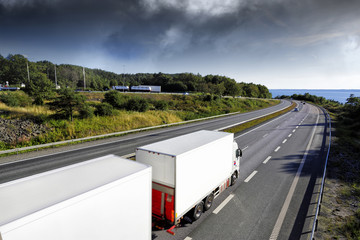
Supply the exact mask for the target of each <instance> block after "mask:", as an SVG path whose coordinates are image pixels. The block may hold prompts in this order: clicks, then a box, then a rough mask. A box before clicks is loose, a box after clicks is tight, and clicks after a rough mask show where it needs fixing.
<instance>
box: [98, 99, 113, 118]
mask: <svg viewBox="0 0 360 240" xmlns="http://www.w3.org/2000/svg"><path fill="white" fill-rule="evenodd" d="M113 111H114V108H113V106H112V105H110V104H109V103H106V102H104V103H102V104H99V105H97V106H96V110H95V114H96V115H98V116H111V115H113Z"/></svg>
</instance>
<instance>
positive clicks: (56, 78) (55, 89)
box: [55, 64, 57, 90]
mask: <svg viewBox="0 0 360 240" xmlns="http://www.w3.org/2000/svg"><path fill="white" fill-rule="evenodd" d="M56 89H57V77H56V64H55V90H56Z"/></svg>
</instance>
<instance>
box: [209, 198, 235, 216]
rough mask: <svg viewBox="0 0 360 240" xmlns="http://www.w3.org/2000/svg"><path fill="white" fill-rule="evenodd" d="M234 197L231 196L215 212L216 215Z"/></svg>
mask: <svg viewBox="0 0 360 240" xmlns="http://www.w3.org/2000/svg"><path fill="white" fill-rule="evenodd" d="M233 197H234V194H230V195H229V196H228V197H227V198H226V199H225V200H224V201H223V202H222V203H221V204H220V205H219V206H218V207H217V208H216V209H215V210H214V211H213V213H214V214H218V213H219V212H220V211H221V209H223V207H225V205H226V204H228V202H229V201H230V200H231V199H232V198H233Z"/></svg>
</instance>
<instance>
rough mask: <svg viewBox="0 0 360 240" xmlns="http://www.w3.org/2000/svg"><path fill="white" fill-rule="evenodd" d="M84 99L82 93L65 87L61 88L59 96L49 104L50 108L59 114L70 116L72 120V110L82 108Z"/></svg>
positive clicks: (65, 116)
mask: <svg viewBox="0 0 360 240" xmlns="http://www.w3.org/2000/svg"><path fill="white" fill-rule="evenodd" d="M85 99H86V98H85V96H84V95H80V94H79V93H75V91H74V89H71V88H65V89H63V90H61V92H60V96H59V97H58V98H56V99H55V100H54V101H53V102H52V103H51V104H50V108H51V109H52V110H55V111H56V112H57V113H58V114H60V116H63V117H64V118H70V120H71V121H73V116H74V112H75V111H79V110H81V109H82V108H83V106H84V105H85Z"/></svg>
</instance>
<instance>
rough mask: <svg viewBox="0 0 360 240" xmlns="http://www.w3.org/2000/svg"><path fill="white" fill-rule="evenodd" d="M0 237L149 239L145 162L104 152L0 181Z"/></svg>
mask: <svg viewBox="0 0 360 240" xmlns="http://www.w3.org/2000/svg"><path fill="white" fill-rule="evenodd" d="M0 196H1V197H0V239H2V240H24V239H36V240H49V239H51V240H65V239H66V240H79V239H86V240H92V239H93V240H95V239H96V240H98V239H107V240H108V239H134V240H135V239H148V240H150V239H151V227H152V226H151V166H147V165H144V164H140V163H137V162H134V161H131V160H127V159H123V158H120V157H117V156H114V155H108V156H104V157H100V158H97V159H93V160H90V161H86V162H82V163H78V164H74V165H70V166H67V167H63V168H59V169H56V170H52V171H48V172H44V173H41V174H37V175H33V176H30V177H26V178H22V179H19V180H15V181H12V182H8V183H4V184H1V185H0Z"/></svg>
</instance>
